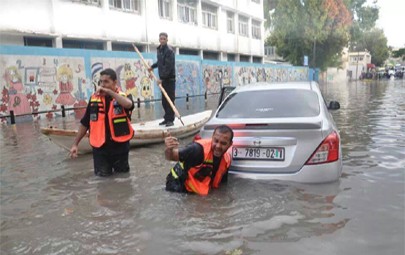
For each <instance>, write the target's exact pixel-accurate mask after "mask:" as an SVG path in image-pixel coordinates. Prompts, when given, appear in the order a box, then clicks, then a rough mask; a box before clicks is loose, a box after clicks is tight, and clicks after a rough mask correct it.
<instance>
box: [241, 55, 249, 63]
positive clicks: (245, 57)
mask: <svg viewBox="0 0 405 255" xmlns="http://www.w3.org/2000/svg"><path fill="white" fill-rule="evenodd" d="M239 62H250V56H247V55H239Z"/></svg>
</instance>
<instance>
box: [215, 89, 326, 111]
mask: <svg viewBox="0 0 405 255" xmlns="http://www.w3.org/2000/svg"><path fill="white" fill-rule="evenodd" d="M252 98H254V99H255V100H252ZM241 102H244V103H243V107H240V104H241ZM319 112H320V106H319V98H318V95H317V94H316V93H315V92H313V91H310V90H301V89H294V90H293V89H283V90H258V91H243V92H239V93H234V94H232V95H230V96H229V97H228V98H227V99H226V101H225V102H224V103H223V104H222V106H221V108H220V109H219V110H218V114H217V117H218V118H291V117H314V116H318V115H319Z"/></svg>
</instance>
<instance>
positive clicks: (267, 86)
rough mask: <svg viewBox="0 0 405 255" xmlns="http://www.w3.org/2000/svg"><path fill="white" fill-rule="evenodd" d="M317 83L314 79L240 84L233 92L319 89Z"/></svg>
mask: <svg viewBox="0 0 405 255" xmlns="http://www.w3.org/2000/svg"><path fill="white" fill-rule="evenodd" d="M317 87H318V85H317V83H316V82H312V81H297V82H257V83H251V84H249V85H246V86H238V87H236V89H235V90H234V91H233V92H242V91H258V90H280V89H302V90H317Z"/></svg>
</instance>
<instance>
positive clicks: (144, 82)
mask: <svg viewBox="0 0 405 255" xmlns="http://www.w3.org/2000/svg"><path fill="white" fill-rule="evenodd" d="M151 87H152V82H151V80H150V78H149V77H148V76H144V77H142V78H141V95H142V97H143V99H146V100H148V99H151V98H152V90H151Z"/></svg>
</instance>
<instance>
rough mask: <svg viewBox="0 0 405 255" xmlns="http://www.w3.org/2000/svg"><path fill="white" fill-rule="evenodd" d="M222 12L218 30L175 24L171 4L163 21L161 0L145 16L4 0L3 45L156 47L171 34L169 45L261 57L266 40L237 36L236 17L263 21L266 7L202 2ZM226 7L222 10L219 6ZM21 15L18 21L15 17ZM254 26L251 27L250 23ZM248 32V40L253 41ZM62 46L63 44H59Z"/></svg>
mask: <svg viewBox="0 0 405 255" xmlns="http://www.w3.org/2000/svg"><path fill="white" fill-rule="evenodd" d="M201 1H203V2H207V3H209V4H212V5H216V6H218V29H217V30H213V29H208V28H204V27H202V24H201V14H198V16H200V17H199V24H198V26H194V25H189V24H183V23H181V22H177V15H176V14H177V5H176V2H177V1H173V6H172V14H173V17H174V18H173V20H166V19H161V18H160V17H159V14H158V1H157V0H153V1H152V0H141V14H134V13H127V12H123V11H119V10H113V9H110V8H109V5H108V0H101V7H100V6H94V5H90V4H83V3H78V2H74V1H72V0H35V1H34V0H32V1H28V0H1V8H0V34H1V37H2V38H1V40H0V43H2V44H15V45H23V44H24V42H23V36H25V35H33V34H34V35H38V36H46V37H53V38H72V39H86V40H92V39H93V40H103V41H113V42H114V41H118V42H128V43H133V42H137V43H141V44H146V45H150V47H149V48H150V49H151V48H154V47H155V46H158V44H159V40H158V39H159V33H160V32H163V31H164V32H167V33H168V35H169V44H171V45H173V46H174V47H176V48H179V47H181V48H192V49H202V50H210V51H218V52H229V53H232V54H252V55H255V56H260V55H263V53H264V50H263V44H264V41H263V39H262V40H255V39H251V38H248V37H241V36H238V23H237V16H238V14H242V15H244V16H247V17H250V18H254V19H255V20H262V19H263V9H262V8H263V7H262V6H263V5H262V4H257V3H254V2H252V1H251V0H221V1H219V0H217V1H208V0H201ZM221 5H222V6H221ZM228 10H230V11H232V12H234V13H235V30H236V31H235V34H228V33H227V32H226V31H227V29H226V26H227V24H226V11H228ZM16 12H18V15H16ZM249 24H251V22H249ZM250 31H251V28H250V27H249V36H251V32H250ZM58 46H60V44H58Z"/></svg>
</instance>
